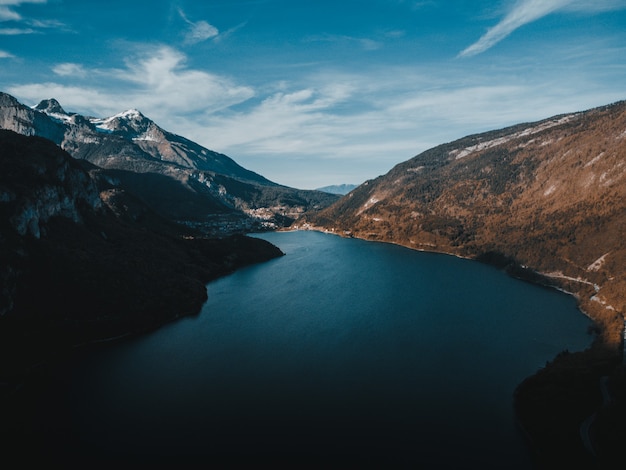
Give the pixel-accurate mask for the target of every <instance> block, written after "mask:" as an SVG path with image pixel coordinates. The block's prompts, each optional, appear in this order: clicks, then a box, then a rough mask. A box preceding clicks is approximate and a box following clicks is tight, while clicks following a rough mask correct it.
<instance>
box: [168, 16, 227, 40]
mask: <svg viewBox="0 0 626 470" xmlns="http://www.w3.org/2000/svg"><path fill="white" fill-rule="evenodd" d="M178 13H179V15H180V17H181V18H182V19H183V20H184V21H185V23H187V24H188V25H189V29H188V31H187V32H186V33H185V43H186V44H197V43H199V42H203V41H206V40H207V39H211V38H214V37H216V36H217V35H218V34H219V30H218V29H217V28H216V27H215V26H213V25H211V24H209V23H207V22H206V21H196V22H194V21H191V20H189V18H187V15H185V12H184V11H183V10H182V9H180V8H179V9H178Z"/></svg>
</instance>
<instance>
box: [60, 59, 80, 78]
mask: <svg viewBox="0 0 626 470" xmlns="http://www.w3.org/2000/svg"><path fill="white" fill-rule="evenodd" d="M52 71H53V72H54V73H55V74H57V75H59V76H60V77H79V78H83V77H85V76H86V75H87V71H86V70H85V68H84V67H83V66H82V65H80V64H73V63H71V62H65V63H62V64H57V65H55V66H54V67H52Z"/></svg>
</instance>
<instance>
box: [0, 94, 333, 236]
mask: <svg viewBox="0 0 626 470" xmlns="http://www.w3.org/2000/svg"><path fill="white" fill-rule="evenodd" d="M0 128H2V129H8V130H12V131H15V132H17V133H20V134H23V135H27V136H39V137H44V138H46V139H49V140H52V141H53V142H54V143H55V144H57V145H59V146H60V147H61V148H62V149H64V150H66V151H67V152H68V153H69V154H70V155H72V156H73V157H74V158H77V159H79V160H83V161H85V162H89V163H91V164H93V165H95V166H96V167H92V168H91V170H92V173H93V174H94V175H96V174H99V175H100V177H101V178H104V179H107V180H108V181H109V182H110V184H112V185H115V184H118V185H122V186H124V188H125V189H126V190H128V191H131V192H132V193H133V194H134V195H135V196H137V197H139V198H140V199H141V200H143V201H144V202H145V203H146V204H148V205H149V206H150V207H151V208H152V209H153V210H155V211H156V212H158V213H159V214H161V215H163V216H164V217H167V218H169V219H171V220H176V221H177V222H182V223H187V224H192V225H195V226H197V227H203V228H204V230H205V231H206V232H207V233H223V232H227V233H228V232H232V231H246V230H252V229H255V228H256V229H260V228H263V227H267V228H276V227H280V226H284V225H289V224H290V223H291V222H292V221H293V220H295V218H297V217H298V215H299V214H301V213H303V212H305V211H307V210H314V209H319V208H322V207H325V206H327V205H328V204H330V203H332V202H334V200H336V197H333V196H331V195H329V194H328V193H323V192H319V191H305V190H298V189H294V188H289V187H286V186H282V185H279V184H276V183H274V182H272V181H270V180H268V179H266V178H265V177H263V176H261V175H259V174H257V173H255V172H252V171H250V170H247V169H245V168H243V167H242V166H240V165H239V164H237V163H236V162H235V161H234V160H233V159H231V158H230V157H227V156H226V155H223V154H220V153H217V152H214V151H211V150H209V149H207V148H205V147H202V146H201V145H199V144H197V143H195V142H192V141H190V140H189V139H186V138H184V137H181V136H179V135H176V134H173V133H171V132H168V131H166V130H164V129H162V128H161V127H159V126H158V125H157V124H156V123H154V122H153V121H152V120H150V119H149V118H147V117H146V116H144V115H143V114H142V113H141V112H140V111H138V110H136V109H130V110H127V111H124V112H121V113H119V114H116V115H114V116H111V117H108V118H95V117H88V116H82V115H79V114H76V113H68V112H66V111H65V109H63V107H62V106H61V104H60V103H59V102H58V101H57V100H55V99H46V100H42V101H41V102H40V103H39V104H37V105H36V106H34V107H32V108H30V107H28V106H25V105H23V104H21V103H20V102H19V101H18V100H17V99H15V98H14V97H12V96H11V95H8V94H6V93H0ZM170 195H171V197H170ZM186 200H188V201H189V204H186V203H185V201H186Z"/></svg>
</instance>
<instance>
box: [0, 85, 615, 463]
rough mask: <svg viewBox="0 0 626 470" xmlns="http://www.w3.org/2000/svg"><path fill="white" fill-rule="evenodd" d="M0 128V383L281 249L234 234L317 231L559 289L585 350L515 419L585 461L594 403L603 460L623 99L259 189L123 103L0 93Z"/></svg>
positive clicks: (168, 316)
mask: <svg viewBox="0 0 626 470" xmlns="http://www.w3.org/2000/svg"><path fill="white" fill-rule="evenodd" d="M0 128H2V129H4V130H2V131H1V134H0V157H1V161H0V165H1V168H0V170H1V172H0V216H1V217H2V221H3V224H2V229H1V231H0V254H1V255H2V266H1V271H0V279H2V291H1V292H0V328H1V332H0V334H1V335H2V336H1V339H2V348H3V354H2V357H3V362H2V364H1V370H2V372H3V381H4V388H5V389H6V390H8V391H9V394H10V393H11V392H12V391H13V390H15V389H17V388H19V386H20V383H21V381H22V380H23V378H24V373H25V371H28V370H30V368H31V367H33V365H35V364H39V363H40V362H41V360H42V358H44V357H46V356H48V355H49V354H51V353H53V354H65V353H67V352H68V351H69V350H71V349H72V348H74V347H75V346H76V345H79V344H86V343H93V342H99V341H103V340H107V339H108V338H117V337H125V336H127V335H136V334H140V333H144V332H147V331H153V330H154V329H156V328H158V327H159V326H161V325H163V324H165V323H168V322H170V321H172V320H174V319H177V318H180V317H182V316H189V315H192V316H193V315H196V314H197V313H198V312H199V310H200V307H201V305H202V304H203V303H204V302H205V301H206V289H205V284H206V283H207V282H209V281H210V280H214V279H216V278H217V277H220V276H223V275H225V274H228V273H231V272H233V271H234V270H236V269H238V268H240V267H243V266H247V265H250V264H253V263H258V262H261V261H267V260H270V259H274V258H277V257H280V256H282V252H281V251H280V250H278V249H277V248H276V247H274V246H273V245H271V244H269V243H267V242H265V241H263V240H259V239H255V238H250V237H246V236H244V235H243V234H245V233H250V232H256V231H274V230H280V229H288V230H320V231H326V232H330V233H334V234H337V235H340V236H343V237H354V238H361V239H365V240H371V241H379V242H389V243H394V244H398V245H403V246H405V247H409V248H412V249H414V250H420V251H433V252H440V253H448V254H453V255H456V256H459V257H462V258H469V259H474V260H478V261H481V262H484V263H488V264H491V265H495V266H497V267H499V268H501V269H503V270H505V271H506V272H508V273H509V274H510V275H512V276H514V277H518V278H521V279H524V280H528V281H531V282H533V283H537V284H542V285H545V286H548V287H550V288H557V289H560V290H563V291H566V292H568V293H570V294H572V295H573V296H575V297H576V299H577V302H578V305H579V307H580V309H581V310H582V311H583V312H584V313H585V314H586V315H588V316H589V318H591V319H592V320H593V322H594V326H593V328H592V332H593V334H594V338H595V340H594V343H593V345H592V346H591V347H590V348H589V349H587V350H585V351H582V352H573V353H570V352H569V351H562V352H561V353H560V354H559V355H558V356H557V357H555V358H554V360H553V361H550V362H549V363H547V364H546V366H545V367H544V368H542V369H541V370H539V371H538V372H537V373H536V374H535V375H533V376H531V377H529V378H528V379H526V380H525V381H524V382H523V383H522V384H520V386H519V387H518V388H517V390H516V393H515V397H514V399H515V407H516V410H517V412H518V419H519V424H520V427H521V428H522V429H523V430H524V432H525V433H526V434H527V435H528V436H529V439H530V442H531V448H532V449H534V450H535V451H536V452H537V459H538V461H539V462H541V463H543V464H547V465H551V464H554V463H555V462H563V458H564V457H563V456H567V458H568V459H571V461H572V462H576V461H580V460H581V459H582V460H584V461H585V462H587V461H593V459H592V458H591V457H590V452H589V449H585V448H584V445H583V441H582V440H581V437H580V427H581V423H583V422H586V423H589V422H590V421H589V419H590V417H591V416H593V417H594V419H593V420H592V421H591V423H592V424H590V425H589V426H588V427H587V428H586V429H587V431H585V435H586V436H591V437H589V438H588V439H587V440H586V442H589V441H590V442H593V449H592V451H593V453H595V454H596V455H595V457H596V460H597V461H599V462H605V461H609V460H610V459H612V458H614V457H615V456H616V455H618V453H619V447H618V443H619V442H620V436H624V435H626V432H625V430H624V428H625V425H624V423H626V414H625V413H624V407H625V404H626V385H625V383H624V382H625V381H624V371H623V348H624V340H623V338H624V312H626V271H624V266H625V265H626V245H624V240H626V218H625V215H626V202H625V201H626V189H625V188H626V186H625V185H624V180H625V178H626V161H625V160H624V157H625V156H626V102H617V103H614V104H611V105H607V106H603V107H600V108H594V109H590V110H587V111H581V112H577V113H571V114H566V115H560V116H555V117H552V118H548V119H545V120H542V121H539V122H534V123H523V124H518V125H515V126H511V127H508V128H504V129H499V130H494V131H490V132H487V133H483V134H476V135H470V136H467V137H463V138H461V139H458V140H456V141H454V142H449V143H445V144H442V145H439V146H437V147H434V148H432V149H430V150H427V151H425V152H423V153H421V154H419V155H417V156H415V157H413V158H411V159H410V160H407V161H405V162H403V163H400V164H398V165H396V166H395V167H394V168H392V169H391V170H390V171H389V172H388V173H387V174H385V175H383V176H380V177H378V178H376V179H372V180H369V181H366V182H365V183H363V184H362V185H360V186H358V187H356V188H354V189H352V188H350V189H352V190H351V191H350V192H349V193H348V194H347V195H345V196H340V195H339V194H331V193H330V192H324V191H306V190H298V189H295V188H289V187H286V186H282V185H279V184H276V183H274V182H272V181H269V180H267V179H266V178H264V177H263V176H261V175H258V174H256V173H254V172H251V171H249V170H247V169H245V168H243V167H241V166H239V165H238V164H237V163H236V162H235V161H234V160H232V159H231V158H229V157H227V156H225V155H222V154H219V153H216V152H213V151H210V150H208V149H206V148H204V147H202V146H200V145H198V144H195V143H194V142H192V141H189V140H188V139H185V138H183V137H181V136H177V135H174V134H171V133H169V132H167V131H165V130H163V129H161V128H160V127H159V126H158V125H156V124H155V123H154V122H153V121H151V120H150V119H148V118H147V117H145V116H144V115H143V114H142V113H141V112H139V111H137V110H128V111H125V112H122V113H119V114H117V115H114V116H112V117H109V118H94V117H89V116H81V115H78V114H73V113H68V112H66V111H65V110H64V109H63V108H62V107H61V105H60V104H59V103H58V102H57V101H56V100H53V99H48V100H44V101H42V102H41V103H40V104H39V105H37V106H35V107H33V108H30V107H28V106H25V105H23V104H21V103H19V102H18V101H17V100H16V99H15V98H13V97H12V96H10V95H7V94H0ZM322 189H324V188H322ZM327 190H328V191H337V192H342V191H344V192H345V191H347V190H348V187H344V188H327ZM34 291H37V292H38V295H33V292H34ZM88 303H89V304H92V305H95V308H92V309H90V311H89V312H86V311H85V305H86V304H88ZM600 384H605V385H604V386H603V387H606V388H604V389H603V388H602V387H601V385H600ZM603 390H609V392H608V393H609V394H610V396H611V399H610V400H608V403H605V402H606V400H603V393H605V392H603Z"/></svg>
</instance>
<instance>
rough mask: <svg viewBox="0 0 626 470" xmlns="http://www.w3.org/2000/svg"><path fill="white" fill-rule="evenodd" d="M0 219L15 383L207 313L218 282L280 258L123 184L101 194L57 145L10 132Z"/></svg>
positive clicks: (1, 337)
mask: <svg viewBox="0 0 626 470" xmlns="http://www.w3.org/2000/svg"><path fill="white" fill-rule="evenodd" d="M0 221H1V223H0V261H1V262H0V280H1V291H0V358H1V359H0V375H1V376H2V379H4V380H8V381H9V382H11V381H12V380H19V375H20V373H21V372H23V371H24V370H25V368H27V367H29V366H31V365H33V364H36V363H38V362H40V361H41V360H43V359H44V358H49V357H50V356H51V355H53V354H54V353H55V352H61V351H64V350H67V348H69V347H72V346H74V345H77V344H82V343H89V342H93V341H100V340H104V339H107V338H111V337H118V336H124V335H132V334H135V333H141V332H145V331H148V330H150V329H153V328H157V327H158V326H160V325H162V324H163V323H165V322H168V321H171V320H173V319H175V318H178V317H181V316H184V315H193V314H196V313H198V312H199V310H200V307H201V305H202V304H203V303H204V301H205V300H206V289H205V284H206V283H207V282H208V281H210V280H212V279H214V278H216V277H218V276H220V275H223V274H226V273H229V272H231V271H233V270H234V269H236V268H238V267H240V266H244V265H247V264H250V263H255V262H259V261H264V260H268V259H271V258H274V257H276V256H280V255H281V253H280V251H279V250H278V249H277V248H276V247H274V246H272V245H270V244H269V243H266V242H264V241H262V240H258V239H252V238H248V237H243V236H233V237H227V238H223V239H207V238H202V237H199V236H197V234H195V233H194V232H192V231H190V230H188V229H184V228H183V227H181V226H180V225H177V224H173V223H171V222H169V221H167V220H164V219H163V218H161V217H160V216H158V215H157V214H155V213H154V212H153V211H151V210H150V209H149V208H148V207H146V206H145V205H144V204H143V203H142V202H141V201H140V200H137V199H135V198H134V197H133V196H132V195H129V194H128V193H126V192H125V191H124V190H123V188H122V187H116V188H113V189H111V188H108V189H107V188H102V187H99V186H98V185H97V184H96V181H95V180H94V179H92V178H91V177H90V175H89V174H88V173H87V172H86V171H84V170H83V169H82V167H81V164H80V163H79V162H78V161H76V160H74V159H72V158H71V157H70V156H69V155H67V153H65V152H64V151H63V150H61V149H60V148H58V147H57V146H55V145H54V144H53V143H52V142H50V141H48V140H45V139H41V138H37V137H25V136H21V135H18V134H15V133H13V132H10V131H0ZM12 375H15V376H14V377H13V378H12Z"/></svg>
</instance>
